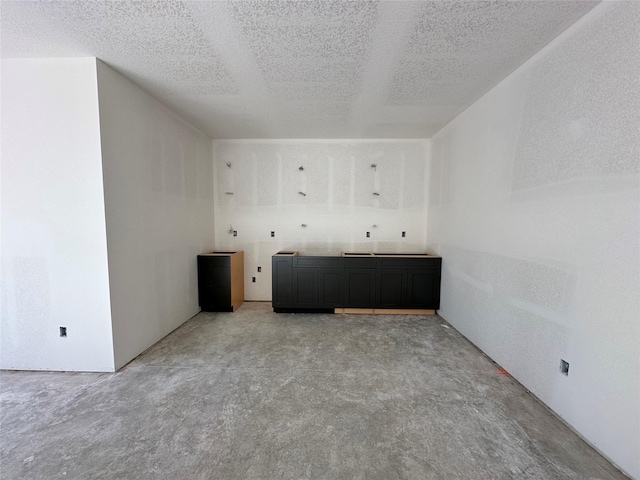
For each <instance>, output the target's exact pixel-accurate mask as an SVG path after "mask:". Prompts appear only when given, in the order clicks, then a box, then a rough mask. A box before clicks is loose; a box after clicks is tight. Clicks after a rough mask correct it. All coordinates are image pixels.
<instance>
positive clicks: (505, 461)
mask: <svg viewBox="0 0 640 480" xmlns="http://www.w3.org/2000/svg"><path fill="white" fill-rule="evenodd" d="M445 325H446V322H444V321H443V320H442V319H441V318H439V317H437V316H404V315H401V316H368V315H363V316H342V315H321V314H274V313H272V311H271V308H270V304H268V303H245V304H244V305H243V306H242V307H241V308H240V310H238V311H237V312H236V313H233V314H231V313H222V314H210V313H203V314H200V315H198V316H196V317H194V318H193V319H191V320H190V321H189V322H187V323H186V324H184V325H183V326H182V327H180V328H179V329H178V330H176V331H175V332H174V333H172V334H171V335H169V336H168V337H166V338H165V339H163V340H162V341H160V342H159V343H157V344H156V345H155V346H153V347H152V348H151V349H150V350H148V351H147V352H146V353H144V354H143V355H141V356H140V357H138V358H137V359H136V360H134V361H133V362H132V363H130V364H129V365H127V366H126V367H125V368H123V369H122V370H121V371H119V372H118V373H115V374H82V373H44V372H2V373H1V376H0V381H1V387H2V392H1V401H2V403H1V408H2V410H1V412H2V423H1V440H2V441H1V445H0V459H1V464H0V465H1V470H0V473H1V477H2V478H3V479H20V478H28V479H48V480H49V479H57V478H65V479H69V478H73V479H97V478H108V479H112V478H118V479H146V478H149V479H216V480H218V479H261V480H262V479H276V478H277V479H302V478H331V479H333V478H335V479H367V480H370V479H384V480H392V479H447V480H448V479H509V478H515V479H545V480H546V479H606V480H611V479H621V478H626V477H625V476H624V475H622V474H621V473H620V472H619V471H618V470H616V469H615V468H614V467H613V466H612V465H611V464H610V463H609V462H607V460H605V459H604V458H603V457H602V456H600V455H599V454H598V453H597V452H596V451H595V450H593V449H592V448H591V447H589V446H588V445H587V444H586V443H585V442H583V441H582V440H581V439H580V438H578V437H577V436H576V435H575V434H574V433H572V432H571V431H570V430H569V429H568V428H567V427H566V426H565V425H564V424H563V423H562V422H560V421H559V420H558V419H557V418H555V417H554V416H553V415H552V414H551V413H550V412H549V411H548V410H547V409H546V408H545V407H544V406H542V405H541V404H540V403H538V402H537V401H536V400H535V399H534V398H533V397H531V396H530V395H529V394H527V392H526V391H525V390H524V389H523V388H522V387H521V386H520V385H519V384H517V383H516V382H515V381H514V380H513V379H511V378H510V377H508V376H505V375H501V374H499V373H497V371H496V370H497V366H496V365H495V364H494V363H493V362H491V360H489V359H488V358H487V357H485V356H484V355H482V354H481V353H480V352H479V351H478V350H476V349H475V347H473V346H472V345H471V344H470V343H469V342H467V341H466V340H465V339H464V337H462V336H461V335H460V334H458V333H457V332H456V331H455V330H454V329H453V328H446V326H445ZM447 326H448V325H447Z"/></svg>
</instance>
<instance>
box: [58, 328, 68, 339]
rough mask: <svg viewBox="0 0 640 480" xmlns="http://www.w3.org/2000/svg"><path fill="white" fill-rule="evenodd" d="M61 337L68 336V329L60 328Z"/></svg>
mask: <svg viewBox="0 0 640 480" xmlns="http://www.w3.org/2000/svg"><path fill="white" fill-rule="evenodd" d="M60 336H61V337H66V336H67V327H60Z"/></svg>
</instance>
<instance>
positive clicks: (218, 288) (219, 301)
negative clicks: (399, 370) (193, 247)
mask: <svg viewBox="0 0 640 480" xmlns="http://www.w3.org/2000/svg"><path fill="white" fill-rule="evenodd" d="M243 301H244V252H242V251H237V252H211V253H207V254H203V255H198V303H199V305H200V308H201V309H202V311H204V312H233V311H235V310H236V309H237V308H238V307H239V306H240V305H242V302H243Z"/></svg>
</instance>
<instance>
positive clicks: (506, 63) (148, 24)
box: [1, 0, 597, 138]
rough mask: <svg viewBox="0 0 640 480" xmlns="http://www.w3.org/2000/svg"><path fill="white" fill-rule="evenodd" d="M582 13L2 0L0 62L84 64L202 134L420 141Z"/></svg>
mask: <svg viewBox="0 0 640 480" xmlns="http://www.w3.org/2000/svg"><path fill="white" fill-rule="evenodd" d="M596 4H597V2H595V1H555V0H546V1H519V2H513V1H507V0H491V1H489V0H486V1H458V0H434V1H416V2H412V1H402V2H397V1H364V0H363V1H344V0H333V1H325V0H319V1H310V2H307V1H285V0H275V1H268V0H265V1H262V0H252V1H240V2H226V1H210V2H205V1H197V2H196V1H177V0H171V1H144V2H113V1H106V0H97V1H46V2H45V1H35V2H26V1H3V2H2V19H1V27H2V33H1V40H2V47H1V48H2V49H1V52H2V56H3V57H33V56H36V57H39V56H49V57H68V56H96V57H98V58H100V59H101V60H103V61H104V62H106V63H107V64H109V65H110V66H112V67H114V68H115V69H117V70H118V71H119V72H121V73H122V74H124V75H125V76H127V77H128V78H130V79H131V80H133V81H134V82H136V83H137V84H139V85H140V86H142V87H143V88H144V89H146V90H148V91H149V92H150V93H152V94H153V95H154V96H156V97H157V98H159V99H160V100H161V101H162V102H164V103H165V104H167V105H168V106H170V107H171V108H172V109H174V110H175V111H176V112H178V113H179V114H180V115H181V116H183V117H184V118H185V119H187V120H188V121H190V122H191V123H193V124H194V125H197V126H199V128H201V129H202V131H203V132H205V133H206V134H208V135H209V136H211V137H212V138H428V137H430V136H431V135H433V134H434V133H435V132H437V131H438V130H439V129H440V128H442V126H444V125H445V124H446V123H448V122H449V121H450V120H452V119H453V118H454V116H455V115H456V114H457V113H458V112H460V111H461V110H462V109H463V108H464V107H466V106H468V105H469V104H470V103H471V102H472V101H474V100H475V99H477V98H478V97H479V96H480V95H481V94H483V93H484V92H486V91H487V90H488V89H489V88H491V87H492V86H494V85H495V84H496V83H497V82H499V81H500V80H501V79H503V78H504V77H505V76H507V75H508V74H509V73H510V72H511V71H513V70H514V69H515V68H516V67H518V66H519V65H520V64H522V63H523V62H524V61H526V60H527V59H528V58H529V57H531V55H533V54H534V53H535V52H536V51H538V50H539V49H540V48H541V47H543V46H544V45H545V44H547V43H548V42H549V41H550V40H551V39H553V38H554V37H555V36H557V35H558V34H559V33H560V32H562V31H563V30H564V29H566V28H567V27H568V26H569V25H571V24H572V23H574V22H575V21H576V20H577V19H578V18H580V17H581V16H582V15H584V14H585V13H586V12H587V11H588V10H589V9H591V8H592V7H593V6H594V5H596ZM417 107H419V108H417Z"/></svg>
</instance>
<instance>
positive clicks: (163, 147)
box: [97, 61, 213, 368]
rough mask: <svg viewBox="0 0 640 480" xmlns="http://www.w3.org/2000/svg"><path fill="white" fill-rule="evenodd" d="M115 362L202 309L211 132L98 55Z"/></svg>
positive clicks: (209, 238)
mask: <svg viewBox="0 0 640 480" xmlns="http://www.w3.org/2000/svg"><path fill="white" fill-rule="evenodd" d="M97 69H98V97H99V104H100V127H101V136H102V160H103V163H102V164H103V172H104V197H105V210H106V225H107V245H108V253H109V281H110V287H111V309H112V317H113V342H114V351H115V361H116V368H120V367H121V366H122V365H124V364H126V363H127V362H128V361H130V360H131V359H132V358H134V357H136V356H137V355H138V354H140V353H142V352H143V351H144V350H145V349H147V348H148V347H150V346H151V345H153V344H154V343H155V342H157V341H158V340H160V339H161V338H162V337H164V336H165V335H167V334H168V333H169V332H171V331H172V330H174V329H175V328H176V327H178V326H179V325H180V324H182V323H183V322H185V321H186V320H188V319H189V318H190V317H192V316H193V315H195V314H196V313H198V312H199V311H200V308H199V307H198V288H197V273H196V255H197V254H198V253H202V252H205V251H208V250H211V249H212V247H213V183H212V178H213V175H212V161H211V159H212V152H211V139H209V138H208V137H206V136H205V135H203V134H201V133H200V132H199V131H197V130H195V129H194V128H192V127H191V126H190V125H189V124H187V123H185V122H184V121H183V120H181V119H180V118H179V117H177V116H175V114H173V113H172V112H171V110H169V109H168V108H167V107H165V106H164V105H162V104H161V103H160V102H158V101H157V100H156V99H154V98H153V97H151V96H150V95H149V94H147V93H146V92H145V91H143V90H142V89H141V88H139V87H138V86H137V85H135V84H134V83H132V82H131V81H130V80H128V79H126V78H125V77H123V76H122V75H120V74H119V73H118V72H116V71H115V70H113V69H112V68H111V67H109V66H108V65H106V64H104V63H103V62H101V61H98V68H97Z"/></svg>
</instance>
